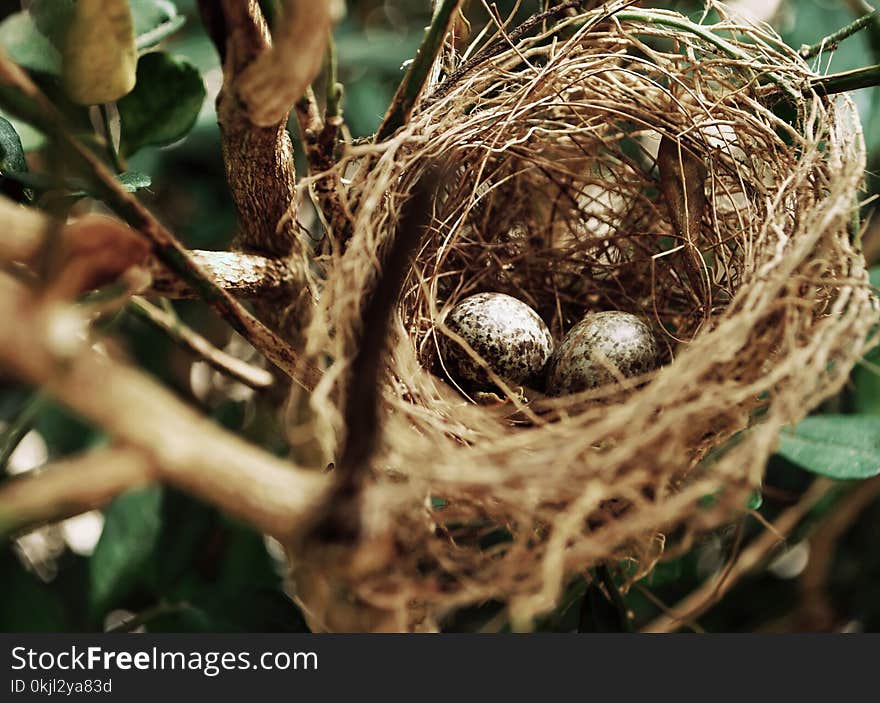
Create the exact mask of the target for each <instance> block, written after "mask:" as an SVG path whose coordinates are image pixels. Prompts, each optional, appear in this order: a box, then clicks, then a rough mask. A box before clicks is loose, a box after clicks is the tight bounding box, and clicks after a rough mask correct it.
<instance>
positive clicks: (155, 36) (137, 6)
mask: <svg viewBox="0 0 880 703" xmlns="http://www.w3.org/2000/svg"><path fill="white" fill-rule="evenodd" d="M129 5H131V16H132V19H133V20H134V34H135V44H136V46H137V48H138V50H139V51H142V50H144V49H149V48H150V47H153V46H156V44H158V43H159V42H160V41H162V40H163V39H165V37H167V36H169V35H171V34H174V32H176V31H177V30H178V29H180V28H181V27H182V26H183V25H184V23H185V22H186V18H185V17H183V16H182V15H179V14H178V13H177V8H176V7H175V6H174V3H172V2H168V0H129Z"/></svg>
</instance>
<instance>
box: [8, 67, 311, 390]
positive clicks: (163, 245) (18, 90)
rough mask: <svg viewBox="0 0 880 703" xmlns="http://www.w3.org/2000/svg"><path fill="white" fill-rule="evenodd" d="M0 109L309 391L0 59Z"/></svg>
mask: <svg viewBox="0 0 880 703" xmlns="http://www.w3.org/2000/svg"><path fill="white" fill-rule="evenodd" d="M0 84H2V87H0V104H2V105H3V107H5V108H7V109H9V110H10V111H11V112H13V113H15V114H17V115H18V116H19V117H21V118H22V119H25V120H27V121H30V122H31V123H33V124H35V125H36V126H37V127H39V128H41V129H42V130H43V131H45V132H47V133H48V134H50V135H52V136H53V137H54V138H55V139H56V140H57V143H58V145H59V146H60V147H63V148H64V149H65V150H66V151H68V152H69V153H70V155H71V157H72V161H73V163H75V164H76V166H77V167H78V169H79V170H80V171H81V172H82V173H83V175H85V176H86V177H87V178H88V179H89V180H90V181H91V182H92V183H93V186H94V188H95V189H96V191H97V192H98V193H99V195H100V196H101V198H102V199H103V200H104V201H105V202H106V203H107V204H108V205H109V206H110V207H112V208H113V210H114V211H115V212H116V213H117V214H118V215H119V216H120V217H122V219H124V220H125V221H126V222H127V223H128V224H129V225H131V226H132V227H133V228H134V229H136V230H138V231H139V232H140V233H141V234H142V235H143V236H144V237H146V238H147V240H149V241H150V242H151V243H152V245H153V252H154V253H155V255H156V256H157V257H158V258H159V259H160V260H161V261H162V263H163V264H165V265H166V266H168V267H169V268H170V269H172V270H173V271H174V272H175V273H177V274H178V275H179V276H180V277H181V278H182V279H183V280H184V281H185V282H186V283H187V284H188V285H190V286H191V287H192V288H193V289H194V290H195V291H196V292H197V293H198V295H199V297H201V298H202V299H203V300H204V301H205V302H206V303H208V304H209V305H210V306H211V307H212V308H214V310H215V311H217V312H218V313H219V314H220V315H221V316H222V317H223V318H224V319H226V320H227V322H229V323H230V324H231V325H232V327H233V328H234V329H235V330H236V331H237V332H238V333H239V334H241V335H242V336H243V337H244V338H245V339H247V340H248V341H249V342H251V344H253V346H254V347H255V348H256V349H258V350H259V351H261V352H262V353H263V354H265V355H266V357H267V358H268V359H269V360H270V361H272V363H274V364H275V365H276V366H278V368H280V369H281V370H283V371H284V372H285V373H287V374H288V375H289V376H290V377H291V378H292V379H294V380H295V381H296V382H297V383H300V384H301V385H303V386H304V387H306V388H308V389H311V388H314V386H315V384H316V383H317V381H318V378H319V377H320V372H319V371H318V369H317V368H315V367H313V366H310V365H308V364H307V362H305V361H303V360H302V359H301V358H300V356H299V355H298V354H297V353H296V352H295V351H294V349H293V348H292V347H291V346H290V345H289V344H287V343H286V342H285V341H284V340H283V339H281V337H280V336H279V335H278V334H276V333H275V332H273V331H272V330H270V329H269V328H268V327H266V326H265V325H264V324H263V323H262V322H260V321H259V320H258V319H257V318H255V317H254V316H253V315H252V314H251V313H249V312H248V311H247V310H246V309H245V308H244V307H243V306H242V305H241V303H239V302H238V301H237V300H236V299H235V298H233V297H232V296H231V295H230V294H229V293H227V292H226V291H224V290H222V289H220V288H218V287H217V286H216V285H215V284H214V282H213V281H212V280H211V279H210V278H209V277H208V276H207V275H206V274H205V273H204V271H202V270H201V268H199V267H198V265H197V264H196V263H195V262H193V261H192V259H190V257H189V254H188V252H187V250H186V249H184V247H183V246H182V245H181V244H180V242H179V241H178V240H177V239H176V238H175V237H174V235H173V234H171V232H170V231H169V230H168V229H166V228H165V227H164V226H163V225H162V224H161V223H160V222H159V221H158V220H157V219H156V218H155V217H154V216H153V214H152V213H151V212H150V211H149V210H148V209H147V208H146V207H144V206H143V205H142V204H141V202H140V201H139V200H138V199H137V198H136V197H135V196H134V195H133V194H131V193H129V192H127V191H126V190H125V188H123V187H122V186H121V184H120V183H119V182H117V180H116V179H115V178H114V177H113V174H112V173H111V172H110V171H109V170H108V169H107V167H106V166H105V165H104V164H103V163H102V162H101V160H100V159H98V158H97V157H96V156H95V155H94V154H93V153H92V152H91V151H90V150H89V149H88V148H87V147H86V146H85V145H83V144H82V143H81V142H80V141H79V140H78V139H77V138H76V137H74V136H73V135H72V134H71V133H70V132H69V131H68V130H67V129H66V127H65V126H64V120H63V117H62V116H61V114H60V113H59V112H58V111H57V109H56V108H55V107H54V105H52V103H50V102H49V100H48V99H47V98H46V96H45V95H44V94H43V93H42V92H41V91H40V89H39V88H38V87H37V86H36V85H35V84H34V83H33V81H31V79H30V78H29V77H28V75H27V74H26V73H25V72H24V71H23V70H22V69H21V68H20V67H19V66H18V65H17V64H15V63H14V62H12V61H11V60H9V58H8V57H7V56H6V55H5V54H0Z"/></svg>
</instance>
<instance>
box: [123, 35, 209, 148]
mask: <svg viewBox="0 0 880 703" xmlns="http://www.w3.org/2000/svg"><path fill="white" fill-rule="evenodd" d="M204 100H205V84H204V82H203V81H202V76H201V74H199V71H198V69H197V68H196V67H195V66H193V65H192V64H190V63H188V62H187V61H184V60H181V59H177V58H174V57H173V56H171V55H170V54H166V53H164V52H154V53H150V54H146V55H144V56H142V57H141V59H140V61H138V67H137V84H136V86H135V89H134V90H133V91H132V92H131V93H129V94H128V95H126V96H125V97H124V98H122V99H121V100H120V101H119V102H118V107H119V119H120V122H121V125H122V136H121V140H120V151H121V152H122V153H123V154H125V155H126V156H130V155H131V154H134V153H135V152H136V151H138V150H139V149H142V148H143V147H145V146H166V145H168V144H171V143H173V142H176V141H177V140H179V139H182V138H183V137H185V136H186V135H187V133H188V132H189V131H190V129H192V127H193V125H194V124H195V122H196V119H197V118H198V116H199V111H200V110H201V109H202V103H203V102H204Z"/></svg>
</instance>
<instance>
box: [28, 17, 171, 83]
mask: <svg viewBox="0 0 880 703" xmlns="http://www.w3.org/2000/svg"><path fill="white" fill-rule="evenodd" d="M74 4H75V3H74V0H31V4H30V7H29V8H28V13H25V12H20V13H17V14H20V15H26V16H28V17H29V18H30V19H31V20H32V21H31V25H32V26H31V27H30V28H29V30H30V31H33V30H37V31H38V32H39V34H41V35H42V41H43V42H45V41H46V40H47V39H48V41H49V42H51V44H53V45H54V47H51V48H55V47H58V46H60V45H61V42H62V40H63V38H64V30H65V29H66V27H67V26H68V24H69V23H70V14H71V11H72V9H73V6H74ZM129 6H130V7H131V17H132V21H133V23H134V34H135V46H136V47H137V49H138V50H139V51H142V50H144V49H149V48H150V47H153V46H155V45H156V44H158V43H159V42H160V41H162V40H163V39H165V38H166V37H168V36H169V35H171V34H173V33H174V32H176V31H177V30H178V29H180V28H181V27H182V26H183V25H184V24H185V22H186V18H185V17H183V16H182V15H180V14H179V13H178V12H177V7H176V6H175V5H174V3H172V2H169V0H129ZM22 26H24V25H22ZM52 72H53V73H57V72H58V70H57V68H56V70H55V71H52Z"/></svg>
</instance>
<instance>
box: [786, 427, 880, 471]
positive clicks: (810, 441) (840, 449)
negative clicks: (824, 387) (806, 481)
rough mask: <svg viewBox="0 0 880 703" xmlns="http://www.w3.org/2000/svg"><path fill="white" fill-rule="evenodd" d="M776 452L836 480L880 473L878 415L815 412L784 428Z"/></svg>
mask: <svg viewBox="0 0 880 703" xmlns="http://www.w3.org/2000/svg"><path fill="white" fill-rule="evenodd" d="M779 454H780V455H781V456H783V457H785V458H786V459H788V461H790V462H792V463H793V464H797V465H798V466H800V467H801V468H803V469H806V470H807V471H810V472H812V473H815V474H821V475H822V476H828V477H830V478H835V479H862V478H870V477H871V476H876V475H878V474H880V417H875V416H871V415H815V416H812V417H808V418H806V419H805V420H803V421H802V422H801V423H800V424H799V425H798V426H797V427H795V428H794V429H786V430H784V431H783V433H782V435H781V437H780V442H779Z"/></svg>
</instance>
